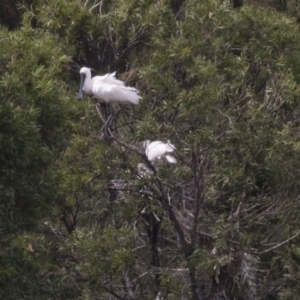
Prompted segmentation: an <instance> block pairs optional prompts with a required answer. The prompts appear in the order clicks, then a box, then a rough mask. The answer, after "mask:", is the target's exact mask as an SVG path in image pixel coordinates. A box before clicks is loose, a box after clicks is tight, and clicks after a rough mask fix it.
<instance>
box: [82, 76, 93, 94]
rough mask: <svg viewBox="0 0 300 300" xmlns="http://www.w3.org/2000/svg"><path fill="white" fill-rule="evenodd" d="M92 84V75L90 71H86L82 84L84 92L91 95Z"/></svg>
mask: <svg viewBox="0 0 300 300" xmlns="http://www.w3.org/2000/svg"><path fill="white" fill-rule="evenodd" d="M92 86H93V84H92V75H91V73H87V74H86V77H85V80H84V84H83V90H84V92H85V93H86V94H88V95H92V94H93V90H92Z"/></svg>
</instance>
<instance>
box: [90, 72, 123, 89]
mask: <svg viewBox="0 0 300 300" xmlns="http://www.w3.org/2000/svg"><path fill="white" fill-rule="evenodd" d="M92 80H93V83H94V84H110V85H117V86H125V84H124V82H123V81H121V80H119V79H117V78H116V72H114V73H108V74H105V75H103V76H95V77H93V78H92Z"/></svg>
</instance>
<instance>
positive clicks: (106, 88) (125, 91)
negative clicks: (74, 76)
mask: <svg viewBox="0 0 300 300" xmlns="http://www.w3.org/2000/svg"><path fill="white" fill-rule="evenodd" d="M93 94H94V96H95V97H96V98H98V99H102V100H104V101H106V102H119V103H132V104H138V103H139V99H140V98H141V97H140V96H139V95H137V93H136V92H135V91H133V90H132V89H130V88H128V87H125V86H120V85H111V84H107V83H104V82H103V81H102V82H100V81H97V82H95V83H94V84H93Z"/></svg>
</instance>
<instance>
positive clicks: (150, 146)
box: [143, 140, 177, 164]
mask: <svg viewBox="0 0 300 300" xmlns="http://www.w3.org/2000/svg"><path fill="white" fill-rule="evenodd" d="M143 146H144V149H145V154H146V156H147V158H148V159H149V160H150V161H151V162H152V163H155V162H156V163H163V162H164V161H165V160H166V161H168V162H169V163H171V164H175V163H177V160H176V158H175V157H174V156H172V155H170V154H169V153H172V152H174V150H175V149H176V148H175V146H174V145H172V144H171V143H170V141H167V143H166V144H165V143H163V142H161V141H154V142H150V141H149V140H147V141H145V142H143Z"/></svg>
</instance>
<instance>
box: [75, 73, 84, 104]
mask: <svg viewBox="0 0 300 300" xmlns="http://www.w3.org/2000/svg"><path fill="white" fill-rule="evenodd" d="M84 80H85V75H83V74H80V86H79V92H78V94H77V99H78V100H82V99H83V90H82V88H83V84H84Z"/></svg>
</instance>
